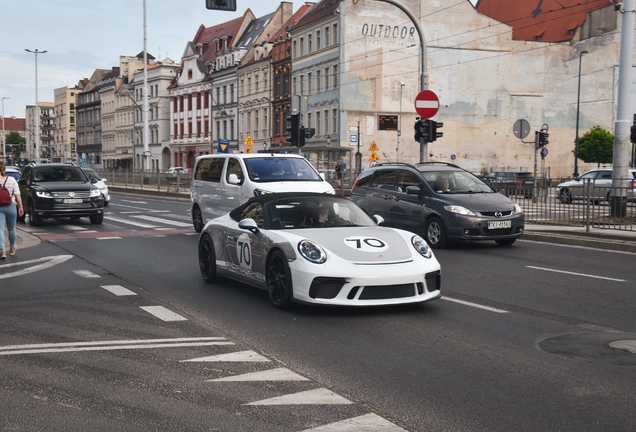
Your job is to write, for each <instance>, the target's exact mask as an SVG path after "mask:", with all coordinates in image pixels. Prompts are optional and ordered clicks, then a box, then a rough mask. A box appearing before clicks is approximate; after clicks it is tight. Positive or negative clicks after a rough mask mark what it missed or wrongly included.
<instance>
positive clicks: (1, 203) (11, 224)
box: [0, 161, 24, 259]
mask: <svg viewBox="0 0 636 432" xmlns="http://www.w3.org/2000/svg"><path fill="white" fill-rule="evenodd" d="M16 204H17V208H16ZM23 214H24V209H23V208H22V198H21V197H20V188H19V187H18V182H16V181H15V179H14V178H13V177H10V176H8V175H7V165H6V164H5V163H4V162H1V161H0V259H5V258H6V257H7V252H6V251H5V250H4V247H5V240H4V226H5V224H6V225H7V231H8V233H9V255H15V252H16V251H17V250H18V246H17V245H16V233H15V224H16V221H17V219H18V215H20V216H22V215H23Z"/></svg>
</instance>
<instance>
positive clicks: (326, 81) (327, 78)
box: [325, 67, 329, 91]
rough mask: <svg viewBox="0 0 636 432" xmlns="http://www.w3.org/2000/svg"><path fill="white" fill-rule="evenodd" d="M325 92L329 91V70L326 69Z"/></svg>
mask: <svg viewBox="0 0 636 432" xmlns="http://www.w3.org/2000/svg"><path fill="white" fill-rule="evenodd" d="M325 91H329V68H328V67H326V68H325Z"/></svg>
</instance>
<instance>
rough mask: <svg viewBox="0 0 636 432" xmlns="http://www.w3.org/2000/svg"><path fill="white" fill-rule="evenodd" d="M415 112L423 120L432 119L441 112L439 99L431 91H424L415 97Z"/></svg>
mask: <svg viewBox="0 0 636 432" xmlns="http://www.w3.org/2000/svg"><path fill="white" fill-rule="evenodd" d="M415 111H417V113H418V114H419V115H420V116H421V117H422V118H431V117H433V116H434V115H435V114H437V111H439V98H438V97H437V95H436V94H435V93H434V92H432V91H431V90H423V91H421V92H419V94H418V95H417V96H416V97H415Z"/></svg>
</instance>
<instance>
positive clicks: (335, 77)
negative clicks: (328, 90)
mask: <svg viewBox="0 0 636 432" xmlns="http://www.w3.org/2000/svg"><path fill="white" fill-rule="evenodd" d="M332 69H333V76H332V79H331V82H332V83H333V87H332V88H334V89H335V88H337V87H338V65H333V68H332Z"/></svg>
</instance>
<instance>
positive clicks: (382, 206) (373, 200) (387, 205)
mask: <svg viewBox="0 0 636 432" xmlns="http://www.w3.org/2000/svg"><path fill="white" fill-rule="evenodd" d="M396 174H397V169H379V170H377V171H376V172H375V173H374V174H373V178H372V179H371V181H370V182H369V187H368V188H367V203H366V204H367V208H366V210H367V213H368V214H369V216H373V215H378V216H381V217H382V218H383V219H384V220H385V221H386V223H387V224H388V225H390V224H392V220H391V207H392V206H393V201H395V176H396Z"/></svg>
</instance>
